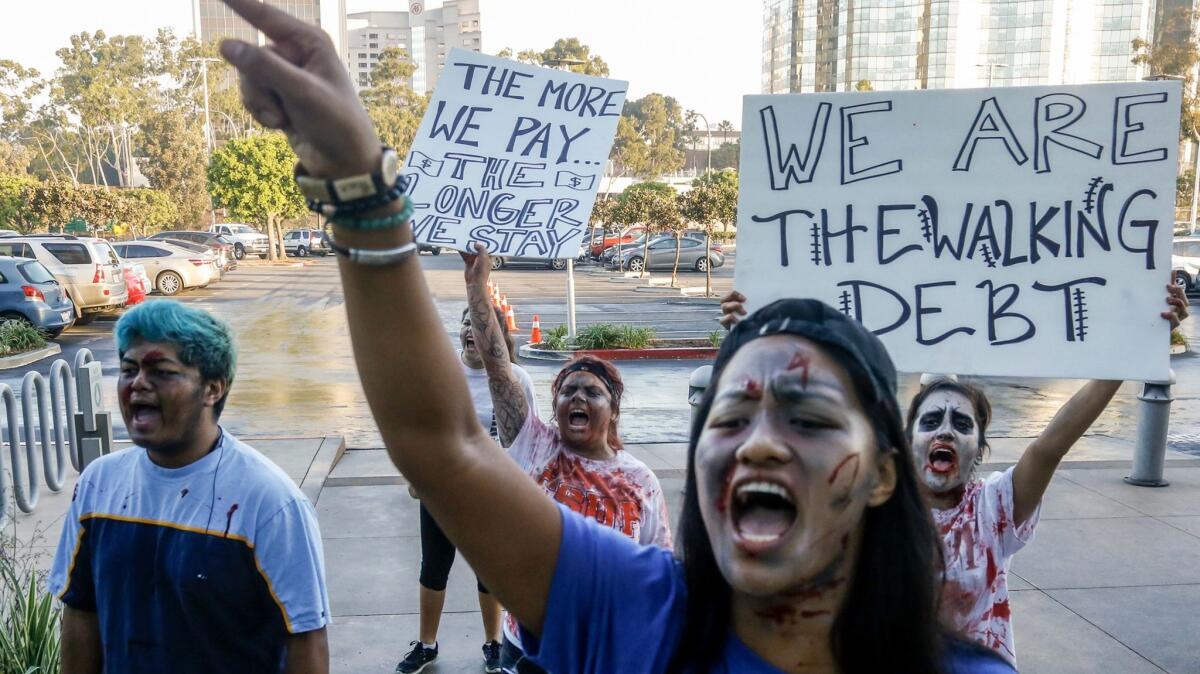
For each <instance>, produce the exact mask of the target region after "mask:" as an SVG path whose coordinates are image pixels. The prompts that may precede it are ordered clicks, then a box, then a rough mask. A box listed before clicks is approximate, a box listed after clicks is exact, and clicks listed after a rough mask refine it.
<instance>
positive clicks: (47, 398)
mask: <svg viewBox="0 0 1200 674" xmlns="http://www.w3.org/2000/svg"><path fill="white" fill-rule="evenodd" d="M93 361H95V357H94V356H93V355H92V352H91V351H89V350H88V349H80V350H79V352H78V353H76V354H75V359H74V365H73V366H72V365H70V364H68V363H67V361H66V360H63V359H58V360H56V361H54V362H53V363H52V364H51V365H50V370H49V372H48V375H47V376H42V374H41V373H39V372H30V373H28V374H26V375H25V378H24V379H23V380H22V381H21V401H20V403H18V402H17V396H16V394H15V393H14V392H13V389H12V387H11V386H9V385H8V384H0V407H3V408H4V414H3V417H0V421H3V422H4V425H3V426H0V449H2V447H3V445H4V444H7V445H8V455H9V458H10V461H11V464H12V465H11V467H10V468H11V472H12V492H13V497H14V500H15V502H16V506H17V508H18V509H19V510H20V511H21V512H23V513H26V514H28V513H32V512H33V511H34V510H35V509H36V508H37V504H38V499H39V496H40V486H39V484H38V483H39V481H40V480H39V475H38V472H39V469H38V462H37V449H38V445H39V444H40V445H41V450H42V462H41V463H42V467H41V470H42V471H43V472H44V479H45V481H46V486H47V487H48V488H49V489H50V491H52V492H59V491H61V490H62V488H63V484H64V483H65V481H66V472H67V461H68V459H69V460H70V463H71V467H73V468H74V469H75V470H76V471H77V472H78V471H81V470H82V466H83V457H82V450H81V447H80V442H79V429H78V427H77V425H76V420H75V415H76V414H78V413H80V409H79V407H80V406H79V391H78V383H79V379H78V377H76V375H75V372H76V371H77V370H78V369H79V368H80V367H82V366H84V365H86V364H88V363H91V362H93ZM47 380H48V381H47ZM35 409H36V412H37V423H36V427H35V424H34V411H35ZM22 422H23V423H22ZM52 434H53V435H52ZM51 437H53V445H54V447H53V450H51V442H52V440H51ZM22 445H24V447H23V449H24V452H22ZM4 467H5V466H4V454H3V452H2V451H0V527H3V526H5V525H7V523H8V518H9V511H8V491H9V485H8V481H7V480H5V479H4V478H3V471H4Z"/></svg>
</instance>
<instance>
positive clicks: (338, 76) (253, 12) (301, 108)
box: [221, 0, 381, 179]
mask: <svg viewBox="0 0 1200 674" xmlns="http://www.w3.org/2000/svg"><path fill="white" fill-rule="evenodd" d="M223 1H224V2H225V4H226V5H228V6H229V7H230V8H231V9H233V11H235V12H237V13H238V14H239V15H241V17H242V18H244V19H245V20H246V21H247V22H249V23H250V25H252V26H254V27H255V28H258V29H259V30H261V31H262V32H263V33H264V34H265V35H266V36H267V37H268V38H270V39H271V41H272V42H273V43H274V44H271V45H268V46H265V47H260V46H258V45H254V44H250V43H248V42H243V41H242V40H225V41H223V42H222V43H221V55H222V56H224V57H225V59H226V60H227V61H229V62H230V63H231V64H233V66H234V67H235V68H237V70H238V74H239V76H240V83H241V90H242V102H243V103H244V104H245V106H246V109H247V110H249V111H250V114H251V115H253V116H254V119H256V120H258V122H259V123H260V124H262V125H263V126H265V127H268V128H271V129H280V130H282V131H283V132H284V133H285V134H287V138H288V142H289V143H290V144H291V146H292V149H293V150H295V151H296V155H297V156H298V157H299V158H300V163H301V164H302V165H303V166H304V168H305V169H306V170H307V171H308V172H309V173H310V174H312V175H313V176H316V177H319V178H331V179H332V178H344V177H347V176H352V175H360V174H363V173H370V172H371V171H373V170H375V169H377V168H378V166H379V160H380V156H381V150H380V142H379V137H378V136H377V135H376V134H375V130H374V129H373V128H372V126H371V120H370V118H368V117H367V112H366V110H364V109H363V107H362V104H361V103H359V100H358V96H357V95H356V94H355V93H354V86H353V85H352V84H351V82H350V76H349V74H348V73H347V72H346V68H345V66H344V65H343V63H342V60H341V59H340V58H338V55H337V51H336V50H335V49H334V48H333V43H332V42H331V41H330V40H329V36H327V35H326V34H325V33H324V32H323V31H322V30H321V29H319V28H317V27H316V26H312V25H309V24H307V23H304V22H303V21H300V20H299V19H295V18H293V17H291V16H289V15H288V14H286V13H285V12H283V11H282V10H279V9H276V8H274V7H272V6H271V5H269V4H266V3H264V2H260V0H223Z"/></svg>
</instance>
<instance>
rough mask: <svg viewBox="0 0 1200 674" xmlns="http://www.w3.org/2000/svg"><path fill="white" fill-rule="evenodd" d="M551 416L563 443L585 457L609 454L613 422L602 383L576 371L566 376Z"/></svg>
mask: <svg viewBox="0 0 1200 674" xmlns="http://www.w3.org/2000/svg"><path fill="white" fill-rule="evenodd" d="M554 417H555V419H556V420H557V421H558V430H559V433H560V435H561V436H562V439H563V441H564V442H565V443H566V444H567V446H568V447H570V448H571V449H573V450H576V451H577V452H579V453H581V454H584V455H585V456H592V455H603V454H606V453H607V452H608V451H609V446H608V433H609V431H610V430H611V429H612V424H614V423H615V422H616V418H617V417H616V415H615V414H614V413H613V408H612V398H611V397H610V396H609V393H608V387H607V386H605V385H604V382H603V381H602V380H601V379H600V378H599V377H597V376H596V375H594V374H592V373H591V372H586V371H583V370H578V371H575V372H572V373H571V374H569V375H567V377H566V378H565V379H563V381H562V384H561V385H560V386H559V387H558V394H557V395H555V396H554Z"/></svg>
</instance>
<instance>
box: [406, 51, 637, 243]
mask: <svg viewBox="0 0 1200 674" xmlns="http://www.w3.org/2000/svg"><path fill="white" fill-rule="evenodd" d="M626 84H627V83H625V82H620V81H617V80H608V79H603V78H599V77H589V76H586V75H579V74H576V73H570V72H564V71H559V70H550V69H548V68H538V67H535V66H529V65H524V64H521V63H517V62H515V61H509V60H506V59H501V58H496V57H493V56H485V55H483V54H478V53H475V52H470V51H465V50H461V49H454V50H452V51H451V52H450V56H449V58H447V60H446V65H445V67H444V68H443V69H442V74H441V76H440V77H439V79H438V85H437V89H436V90H435V91H434V92H433V99H432V100H431V101H430V102H429V109H428V110H427V111H426V113H425V117H424V118H423V119H422V120H421V126H420V127H419V128H418V129H417V135H416V139H415V140H414V141H413V145H412V148H411V150H410V151H409V154H408V157H407V159H406V160H405V167H404V170H403V174H404V176H405V177H406V178H407V179H408V180H409V196H410V197H411V198H412V200H413V206H414V212H413V218H412V226H413V233H414V234H415V236H416V238H417V241H419V242H421V243H428V244H432V245H436V246H441V247H447V248H456V249H458V250H473V249H474V244H475V243H476V242H479V243H483V244H484V245H486V246H487V248H488V251H489V252H491V253H492V254H493V255H498V256H505V257H508V256H512V257H533V258H542V259H554V258H573V257H575V256H576V255H578V254H579V248H580V245H581V244H582V243H583V239H584V233H585V229H586V228H587V222H588V218H589V217H590V215H591V212H592V205H593V204H594V202H595V199H596V189H597V188H598V187H599V186H600V177H601V176H602V175H603V174H604V166H605V163H606V162H607V161H608V151H609V148H610V147H611V145H612V140H613V135H614V134H615V133H616V130H617V121H618V119H619V118H620V116H621V108H622V107H623V105H624V103H625V90H626V88H627V86H626Z"/></svg>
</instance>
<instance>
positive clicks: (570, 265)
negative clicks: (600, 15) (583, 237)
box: [545, 58, 592, 339]
mask: <svg viewBox="0 0 1200 674" xmlns="http://www.w3.org/2000/svg"><path fill="white" fill-rule="evenodd" d="M586 63H587V61H583V60H580V59H571V58H557V59H549V60H547V61H545V65H548V66H550V67H551V68H556V69H558V70H565V71H567V72H570V71H571V66H581V65H585V64H586ZM585 243H586V244H587V245H589V246H590V245H591V243H592V242H591V241H590V240H589V241H586V242H585ZM575 335H576V331H575V258H574V257H569V258H567V337H570V338H571V339H575Z"/></svg>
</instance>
